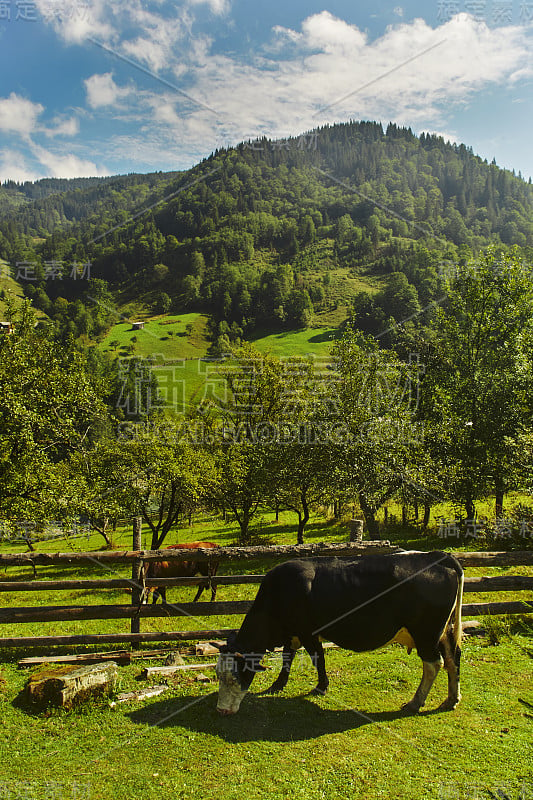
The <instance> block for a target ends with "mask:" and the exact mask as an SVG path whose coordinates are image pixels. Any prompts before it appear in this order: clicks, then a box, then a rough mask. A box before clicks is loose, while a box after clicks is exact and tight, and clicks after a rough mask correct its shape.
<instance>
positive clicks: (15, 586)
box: [0, 578, 132, 592]
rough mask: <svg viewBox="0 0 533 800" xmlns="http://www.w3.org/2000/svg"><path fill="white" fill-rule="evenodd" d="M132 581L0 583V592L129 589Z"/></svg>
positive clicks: (124, 579) (126, 579)
mask: <svg viewBox="0 0 533 800" xmlns="http://www.w3.org/2000/svg"><path fill="white" fill-rule="evenodd" d="M131 588H132V581H131V580H129V579H128V578H115V579H113V580H105V581H99V580H79V581H69V580H65V581H17V580H11V581H0V592H48V591H54V592H55V591H60V592H61V591H67V590H72V589H80V590H84V589H89V590H91V591H92V590H93V589H95V590H96V589H131Z"/></svg>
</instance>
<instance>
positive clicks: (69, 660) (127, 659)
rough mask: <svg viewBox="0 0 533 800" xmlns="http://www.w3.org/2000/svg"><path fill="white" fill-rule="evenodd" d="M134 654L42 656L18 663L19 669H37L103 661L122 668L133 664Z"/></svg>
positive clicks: (117, 651)
mask: <svg viewBox="0 0 533 800" xmlns="http://www.w3.org/2000/svg"><path fill="white" fill-rule="evenodd" d="M131 658H132V654H131V653H130V651H129V650H112V651H111V652H110V653H79V654H78V655H71V656H40V657H36V658H21V659H20V661H17V666H19V667H36V666H38V665H39V664H100V663H102V662H103V661H115V662H116V663H117V664H120V665H121V666H125V665H127V664H130V663H131Z"/></svg>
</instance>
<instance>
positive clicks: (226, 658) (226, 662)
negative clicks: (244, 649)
mask: <svg viewBox="0 0 533 800" xmlns="http://www.w3.org/2000/svg"><path fill="white" fill-rule="evenodd" d="M234 665H235V655H234V654H233V653H221V654H220V656H219V657H218V662H217V666H216V673H217V678H218V681H219V686H218V702H217V711H222V712H223V713H226V714H236V713H237V711H238V710H239V707H240V705H241V702H242V699H243V697H244V695H245V694H246V690H243V689H241V686H240V684H239V681H238V680H237V678H236V677H235V675H234V674H233V667H234Z"/></svg>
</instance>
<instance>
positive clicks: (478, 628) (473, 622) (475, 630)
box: [463, 619, 485, 636]
mask: <svg viewBox="0 0 533 800" xmlns="http://www.w3.org/2000/svg"><path fill="white" fill-rule="evenodd" d="M463 633H466V634H467V635H468V636H480V635H482V634H484V633H485V628H484V627H483V626H482V624H481V622H478V620H477V619H467V620H463Z"/></svg>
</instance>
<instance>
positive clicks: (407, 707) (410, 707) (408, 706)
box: [400, 700, 420, 714]
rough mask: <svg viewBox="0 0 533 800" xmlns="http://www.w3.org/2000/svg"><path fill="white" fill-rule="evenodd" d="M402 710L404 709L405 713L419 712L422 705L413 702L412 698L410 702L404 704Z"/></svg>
mask: <svg viewBox="0 0 533 800" xmlns="http://www.w3.org/2000/svg"><path fill="white" fill-rule="evenodd" d="M400 711H403V712H404V713H405V714H418V712H419V711H420V706H419V705H418V703H413V701H412V700H410V701H409V702H408V703H404V704H403V706H402V707H401V709H400Z"/></svg>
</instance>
